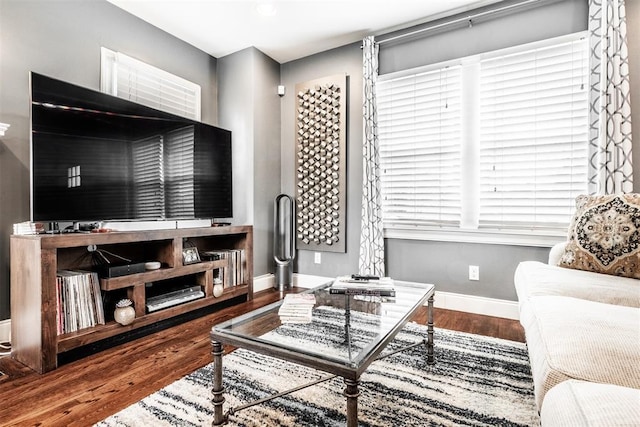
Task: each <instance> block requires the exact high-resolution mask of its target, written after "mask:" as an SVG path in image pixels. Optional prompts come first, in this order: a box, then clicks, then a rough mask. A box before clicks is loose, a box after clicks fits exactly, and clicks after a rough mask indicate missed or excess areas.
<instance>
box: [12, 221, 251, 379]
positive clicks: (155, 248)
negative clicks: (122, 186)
mask: <svg viewBox="0 0 640 427" xmlns="http://www.w3.org/2000/svg"><path fill="white" fill-rule="evenodd" d="M91 245H95V248H97V249H98V250H102V251H105V252H104V253H105V254H107V253H108V252H111V253H114V254H117V255H118V256H122V257H124V258H128V259H131V260H132V261H133V262H149V261H159V262H160V263H161V268H160V269H158V270H149V271H145V272H142V273H136V274H130V275H126V276H120V277H111V278H101V279H100V289H101V291H102V297H103V301H104V302H105V304H104V305H105V307H104V311H105V317H106V324H104V325H97V326H94V327H90V328H84V329H80V330H78V331H76V332H72V333H63V334H60V335H59V334H58V332H57V326H58V313H57V300H58V295H57V290H56V288H57V284H56V275H57V272H58V271H59V270H94V269H95V265H94V262H93V259H92V251H91V250H90V248H91V249H93V248H94V247H93V246H91ZM185 247H196V248H197V249H198V251H199V252H205V251H224V250H243V253H244V257H243V259H242V267H241V268H242V274H241V277H242V278H243V280H242V282H241V283H235V284H233V285H234V286H230V283H229V282H228V281H225V288H224V292H223V293H222V295H220V296H218V297H215V296H214V293H213V288H214V271H217V270H222V271H225V273H224V274H231V271H230V270H233V268H232V267H231V266H230V264H229V263H228V261H227V260H225V259H220V260H214V261H206V260H204V261H201V262H197V263H193V264H184V263H183V258H182V254H183V248H185ZM94 255H95V254H94ZM176 283H177V284H178V286H180V284H181V283H185V284H189V285H194V286H200V287H201V288H202V290H203V291H204V294H205V296H204V298H200V299H197V300H194V301H189V302H185V303H182V304H179V305H175V306H171V307H168V308H165V309H161V310H158V311H154V312H150V313H147V310H146V309H145V306H146V298H147V297H148V296H149V295H148V294H150V293H151V290H152V289H153V291H154V292H156V293H157V292H160V293H162V290H163V289H164V287H166V288H167V291H170V290H172V288H171V286H176ZM239 296H245V297H246V299H247V300H250V299H252V298H253V228H252V227H251V226H226V227H206V228H189V229H177V230H154V231H134V232H110V233H90V234H63V235H49V234H40V235H29V236H11V341H12V357H13V358H14V359H16V360H18V361H19V362H21V363H24V364H25V365H27V366H29V367H30V368H32V369H34V370H35V371H37V372H40V373H44V372H48V371H51V370H53V369H55V368H57V366H58V354H60V353H64V352H66V351H69V350H73V349H75V348H78V347H82V346H84V345H87V344H91V343H94V342H96V341H100V340H103V339H105V338H109V337H113V336H116V335H120V334H123V333H126V332H127V331H131V330H133V329H137V328H141V327H143V326H148V325H150V324H153V323H155V322H157V321H160V320H164V319H168V318H171V317H175V316H178V315H180V314H184V313H187V312H190V311H193V310H197V309H200V308H204V307H208V306H211V305H214V304H218V303H220V302H222V301H226V300H229V299H231V298H235V297H239ZM119 298H129V299H131V301H133V304H134V308H135V311H136V318H135V320H134V321H133V323H131V324H129V325H126V326H122V325H120V324H118V323H116V322H115V321H114V320H113V309H114V307H113V305H114V304H115V302H117V300H118V299H119Z"/></svg>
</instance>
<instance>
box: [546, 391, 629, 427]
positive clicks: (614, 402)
mask: <svg viewBox="0 0 640 427" xmlns="http://www.w3.org/2000/svg"><path fill="white" fill-rule="evenodd" d="M540 421H541V424H542V426H543V427H574V426H591V427H600V426H636V425H638V424H639V423H640V390H638V389H635V388H628V387H620V386H617V385H612V384H598V383H590V382H585V381H577V380H569V381H564V382H562V383H560V384H558V385H557V386H555V387H553V388H552V389H551V390H549V392H548V393H547V396H546V397H545V399H544V402H543V403H542V410H541V411H540Z"/></svg>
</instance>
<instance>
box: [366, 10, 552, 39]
mask: <svg viewBox="0 0 640 427" xmlns="http://www.w3.org/2000/svg"><path fill="white" fill-rule="evenodd" d="M539 1H540V0H523V1H521V2H518V3H514V4H510V5H508V6H503V7H499V8H496V9H491V10H486V11H484V12H478V13H475V14H472V15H468V16H466V17H461V18H457V19H452V20H450V21H446V22H443V23H440V24H436V25H431V26H429V27H424V28H420V29H418V30H414V31H410V32H408V33H404V34H399V35H397V36H393V37H389V38H387V39H382V40H380V41H379V42H377V43H378V44H383V43H387V42H390V41H394V40H399V39H403V38H405V37H411V36H414V35H416V34H420V33H424V32H426V31H431V30H437V29H440V28H443V27H447V26H449V25H454V24H458V23H461V22H468V23H469V26H472V25H473V20H474V19H477V18H481V17H483V16H487V15H493V14H495V13H499V12H503V11H505V10H510V9H513V8H516V7H521V6H524V5H526V4H529V3H537V2H539Z"/></svg>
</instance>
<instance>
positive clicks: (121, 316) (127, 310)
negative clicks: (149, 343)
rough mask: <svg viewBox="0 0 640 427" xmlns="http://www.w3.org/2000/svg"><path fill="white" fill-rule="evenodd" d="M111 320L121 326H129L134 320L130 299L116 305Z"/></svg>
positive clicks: (134, 311) (134, 314)
mask: <svg viewBox="0 0 640 427" xmlns="http://www.w3.org/2000/svg"><path fill="white" fill-rule="evenodd" d="M113 318H114V320H115V321H116V322H118V323H119V324H121V325H122V326H126V325H130V324H131V323H133V321H134V320H135V318H136V310H135V309H134V308H133V303H132V302H131V300H130V299H121V300H120V301H118V303H117V304H116V310H115V311H114V312H113Z"/></svg>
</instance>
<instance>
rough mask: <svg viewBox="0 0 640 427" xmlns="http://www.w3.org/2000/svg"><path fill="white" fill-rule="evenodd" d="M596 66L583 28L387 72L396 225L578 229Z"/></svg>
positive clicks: (386, 176) (384, 138) (389, 185)
mask: <svg viewBox="0 0 640 427" xmlns="http://www.w3.org/2000/svg"><path fill="white" fill-rule="evenodd" d="M588 71H589V70H588V45H587V42H586V40H585V37H584V34H583V33H578V34H571V35H568V36H562V37H558V38H555V39H551V40H545V41H542V42H537V43H532V44H529V45H525V46H519V47H514V48H510V49H508V50H502V51H499V52H492V53H487V54H483V55H477V56H474V57H467V58H460V59H459V60H456V61H449V62H447V63H446V64H442V65H437V64H436V65H432V66H429V67H428V68H426V67H425V68H421V69H418V70H414V71H405V72H402V73H393V74H392V75H385V76H380V78H379V80H378V82H377V85H376V89H377V102H378V124H379V139H380V164H381V172H382V173H381V184H382V194H383V200H382V205H383V206H382V210H383V219H384V223H385V228H386V229H387V230H393V229H396V230H402V229H410V230H419V229H425V230H429V229H433V227H434V226H435V227H438V228H441V227H442V228H445V229H447V230H456V229H458V230H461V231H469V230H489V231H493V232H496V231H498V230H502V231H508V232H509V233H521V234H530V233H531V232H532V230H543V231H544V230H547V231H548V230H551V232H552V233H555V234H556V235H560V234H561V233H563V232H566V227H567V225H568V223H569V221H570V218H571V213H572V211H573V209H574V203H575V197H576V196H577V195H578V194H581V193H585V192H586V191H587V165H588V152H587V150H588V135H587V132H588V107H589V105H588V99H587V91H588ZM547 231H545V233H546V232H547ZM536 233H537V231H536Z"/></svg>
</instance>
